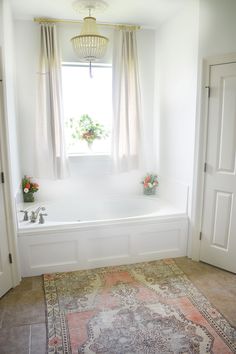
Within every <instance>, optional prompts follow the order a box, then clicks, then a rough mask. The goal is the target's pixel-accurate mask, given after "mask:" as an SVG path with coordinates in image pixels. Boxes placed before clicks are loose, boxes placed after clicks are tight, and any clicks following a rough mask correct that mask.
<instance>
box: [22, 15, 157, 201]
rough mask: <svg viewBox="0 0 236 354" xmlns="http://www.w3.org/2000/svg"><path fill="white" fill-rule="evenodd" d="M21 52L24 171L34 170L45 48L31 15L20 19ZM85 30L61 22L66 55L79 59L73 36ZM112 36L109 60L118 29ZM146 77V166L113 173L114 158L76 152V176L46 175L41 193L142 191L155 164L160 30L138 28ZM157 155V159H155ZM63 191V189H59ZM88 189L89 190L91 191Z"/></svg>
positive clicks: (73, 170)
mask: <svg viewBox="0 0 236 354" xmlns="http://www.w3.org/2000/svg"><path fill="white" fill-rule="evenodd" d="M15 26H16V39H17V42H16V56H17V83H18V102H19V104H18V106H19V118H20V125H19V130H20V151H21V166H22V171H23V174H27V175H34V127H35V124H34V119H35V107H36V75H37V74H36V73H37V67H38V55H39V54H38V51H39V25H38V24H35V23H33V22H31V21H16V23H15ZM78 32H79V28H78V26H77V25H64V24H61V25H60V26H59V31H58V33H59V37H60V43H61V52H62V60H63V61H65V62H75V61H77V57H76V55H75V53H74V51H73V49H72V46H71V43H70V38H71V37H73V36H74V35H76V34H77V33H78ZM102 32H103V33H104V34H105V35H108V36H109V38H110V42H111V45H110V48H109V50H108V53H107V55H106V57H105V62H108V63H109V62H110V63H111V57H112V32H111V31H110V30H106V31H104V30H102ZM137 41H138V51H139V64H140V80H141V88H142V99H143V100H142V101H143V118H144V120H145V139H146V146H147V152H146V153H147V156H148V157H149V159H148V158H146V161H147V162H148V163H147V164H146V166H145V167H144V168H143V170H142V171H134V172H131V173H124V174H121V175H113V174H112V172H111V161H110V160H109V159H108V158H100V157H89V158H83V157H80V158H70V165H71V178H70V179H68V180H65V181H43V180H41V181H40V185H41V190H40V192H39V193H37V196H38V197H39V198H42V199H44V198H45V197H46V198H54V197H58V195H64V194H66V195H68V196H70V195H74V194H75V192H76V193H77V194H78V195H80V196H81V195H82V194H86V193H89V192H90V194H92V195H94V194H95V193H98V192H100V193H103V194H104V193H106V194H111V193H116V192H119V193H122V192H123V193H127V192H130V193H132V192H133V193H135V192H139V191H140V192H141V184H140V178H141V176H142V175H143V173H146V168H150V169H151V167H152V166H151V164H152V151H153V147H152V133H151V132H152V131H153V127H152V123H153V96H154V62H155V58H154V54H155V48H154V46H155V32H154V31H152V30H142V31H139V32H138V33H137ZM150 161H151V162H150ZM59 191H60V193H58V192H59ZM85 191H86V192H85Z"/></svg>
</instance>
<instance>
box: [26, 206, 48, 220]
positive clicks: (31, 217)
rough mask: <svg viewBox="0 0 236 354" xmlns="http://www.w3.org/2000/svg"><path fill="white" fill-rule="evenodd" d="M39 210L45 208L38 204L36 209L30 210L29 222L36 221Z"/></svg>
mask: <svg viewBox="0 0 236 354" xmlns="http://www.w3.org/2000/svg"><path fill="white" fill-rule="evenodd" d="M40 210H42V211H44V210H46V209H45V207H43V206H40V207H38V208H37V209H36V210H32V211H31V215H30V221H31V222H36V221H37V219H38V215H39V212H40Z"/></svg>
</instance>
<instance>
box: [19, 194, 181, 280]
mask: <svg viewBox="0 0 236 354" xmlns="http://www.w3.org/2000/svg"><path fill="white" fill-rule="evenodd" d="M42 205H43V206H44V207H45V208H46V210H47V214H48V217H47V220H46V222H45V223H44V224H39V223H31V222H30V221H22V214H20V215H19V230H18V243H19V253H20V261H21V271H22V276H24V277H25V276H26V277H27V276H32V275H40V274H43V273H50V272H64V271H72V270H77V269H90V268H96V267H104V266H112V265H122V264H131V263H137V262H143V261H152V260H157V259H161V258H170V257H180V256H185V255H186V254H187V238H188V217H187V215H186V213H185V211H184V210H180V209H177V208H176V207H173V206H172V205H171V204H169V203H167V202H165V201H164V200H161V199H159V198H157V197H156V196H153V197H150V196H133V197H128V196H126V197H123V198H121V197H113V199H111V198H110V199H105V198H104V200H100V199H99V200H94V201H93V203H92V204H91V203H90V202H87V204H86V201H83V202H81V201H79V202H77V203H76V202H75V201H74V202H73V201H71V200H64V201H57V202H51V203H43V204H42ZM86 205H87V207H86ZM65 206H66V207H65ZM35 207H36V206H34V209H35ZM21 208H22V205H21ZM21 208H20V209H21Z"/></svg>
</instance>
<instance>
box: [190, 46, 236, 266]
mask: <svg viewBox="0 0 236 354" xmlns="http://www.w3.org/2000/svg"><path fill="white" fill-rule="evenodd" d="M235 62H236V53H229V54H224V55H219V56H214V57H208V58H205V59H203V60H202V65H201V67H200V70H199V72H200V74H199V83H198V96H197V111H196V130H195V152H194V179H193V199H192V213H191V214H192V215H191V225H190V227H191V230H190V232H191V240H192V245H191V257H192V259H194V260H196V261H199V260H200V242H201V241H200V238H199V235H200V232H201V226H202V212H203V197H204V184H205V173H204V164H205V159H206V148H207V126H208V104H209V97H208V90H207V89H206V87H209V80H210V68H211V66H212V65H220V64H229V63H235Z"/></svg>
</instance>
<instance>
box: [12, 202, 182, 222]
mask: <svg viewBox="0 0 236 354" xmlns="http://www.w3.org/2000/svg"><path fill="white" fill-rule="evenodd" d="M39 206H44V207H45V209H46V210H45V213H46V214H47V216H45V224H43V225H45V226H46V225H49V224H50V223H75V222H89V221H100V220H117V219H129V218H140V217H142V218H145V217H158V216H168V215H177V214H184V213H185V210H184V209H180V208H177V207H176V206H173V205H171V204H170V203H169V202H168V201H165V200H163V199H160V198H158V197H156V196H129V197H122V198H121V197H117V196H113V197H112V198H105V199H103V200H101V199H99V200H96V199H93V200H91V199H89V200H86V199H85V200H80V199H77V200H71V199H64V200H58V201H45V202H41V203H21V204H18V206H17V210H18V226H19V228H24V227H30V226H32V227H35V226H37V225H38V223H35V224H34V223H31V222H30V221H23V214H22V213H21V212H20V210H26V209H27V210H28V213H29V215H30V213H31V211H32V210H35V209H37V208H38V207H39Z"/></svg>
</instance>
